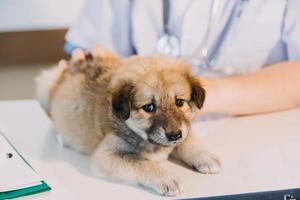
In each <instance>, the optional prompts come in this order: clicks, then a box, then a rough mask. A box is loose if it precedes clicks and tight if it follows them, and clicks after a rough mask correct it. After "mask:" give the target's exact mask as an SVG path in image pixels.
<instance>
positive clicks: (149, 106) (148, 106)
mask: <svg viewBox="0 0 300 200" xmlns="http://www.w3.org/2000/svg"><path fill="white" fill-rule="evenodd" d="M143 109H144V111H146V112H155V111H156V105H155V104H154V103H150V104H146V105H144V106H143Z"/></svg>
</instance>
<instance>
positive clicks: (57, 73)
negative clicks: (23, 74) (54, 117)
mask: <svg viewBox="0 0 300 200" xmlns="http://www.w3.org/2000/svg"><path fill="white" fill-rule="evenodd" d="M67 67H68V64H67V62H66V61H64V60H62V61H60V62H59V63H58V65H56V66H54V67H52V68H50V69H46V70H43V71H42V72H41V73H40V74H39V75H38V76H37V77H36V78H35V82H36V98H37V100H38V101H39V103H40V104H41V105H42V107H43V108H44V109H45V111H46V112H47V113H49V99H50V97H51V93H52V91H53V89H54V88H55V87H56V86H57V85H58V84H59V80H61V78H62V76H63V74H64V72H65V71H66V69H67Z"/></svg>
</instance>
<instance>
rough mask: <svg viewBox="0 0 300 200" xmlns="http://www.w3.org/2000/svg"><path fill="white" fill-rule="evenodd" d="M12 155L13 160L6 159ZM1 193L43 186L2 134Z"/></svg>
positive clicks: (0, 146)
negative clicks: (8, 155)
mask: <svg viewBox="0 0 300 200" xmlns="http://www.w3.org/2000/svg"><path fill="white" fill-rule="evenodd" d="M6 153H12V154H13V157H12V158H6V157H5V156H3V155H5V154H6ZM0 154H1V155H0V192H5V191H12V190H16V189H21V188H26V187H30V186H34V185H39V184H41V179H40V177H39V176H38V175H37V174H36V173H35V171H34V170H33V169H32V168H31V167H30V166H29V165H28V164H27V163H26V162H25V161H24V160H23V159H22V158H21V157H20V156H19V154H18V153H17V152H16V151H15V150H14V148H13V147H12V146H11V145H10V144H9V143H8V142H7V141H6V139H5V138H4V137H3V135H2V134H1V133H0Z"/></svg>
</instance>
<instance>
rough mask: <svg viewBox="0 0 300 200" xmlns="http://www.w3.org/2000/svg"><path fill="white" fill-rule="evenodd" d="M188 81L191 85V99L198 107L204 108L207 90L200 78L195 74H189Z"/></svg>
mask: <svg viewBox="0 0 300 200" xmlns="http://www.w3.org/2000/svg"><path fill="white" fill-rule="evenodd" d="M187 80H188V82H189V83H190V86H191V90H192V92H191V101H193V102H194V103H195V104H196V106H197V108H199V109H200V108H202V106H203V103H204V100H205V90H204V88H203V87H202V86H201V83H200V80H199V79H198V78H197V77H195V76H193V75H188V78H187Z"/></svg>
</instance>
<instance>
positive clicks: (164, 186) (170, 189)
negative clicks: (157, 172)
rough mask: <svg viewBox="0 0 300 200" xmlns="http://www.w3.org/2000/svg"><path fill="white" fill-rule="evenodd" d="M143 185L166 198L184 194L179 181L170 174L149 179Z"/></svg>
mask: <svg viewBox="0 0 300 200" xmlns="http://www.w3.org/2000/svg"><path fill="white" fill-rule="evenodd" d="M142 185H143V186H145V187H148V188H151V189H153V190H154V191H155V192H157V193H158V194H160V195H164V196H177V195H180V194H182V192H183V190H182V186H181V184H180V181H179V179H178V178H177V177H174V176H172V175H171V174H168V173H165V174H164V175H161V176H155V177H149V179H148V180H146V182H145V183H142Z"/></svg>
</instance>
